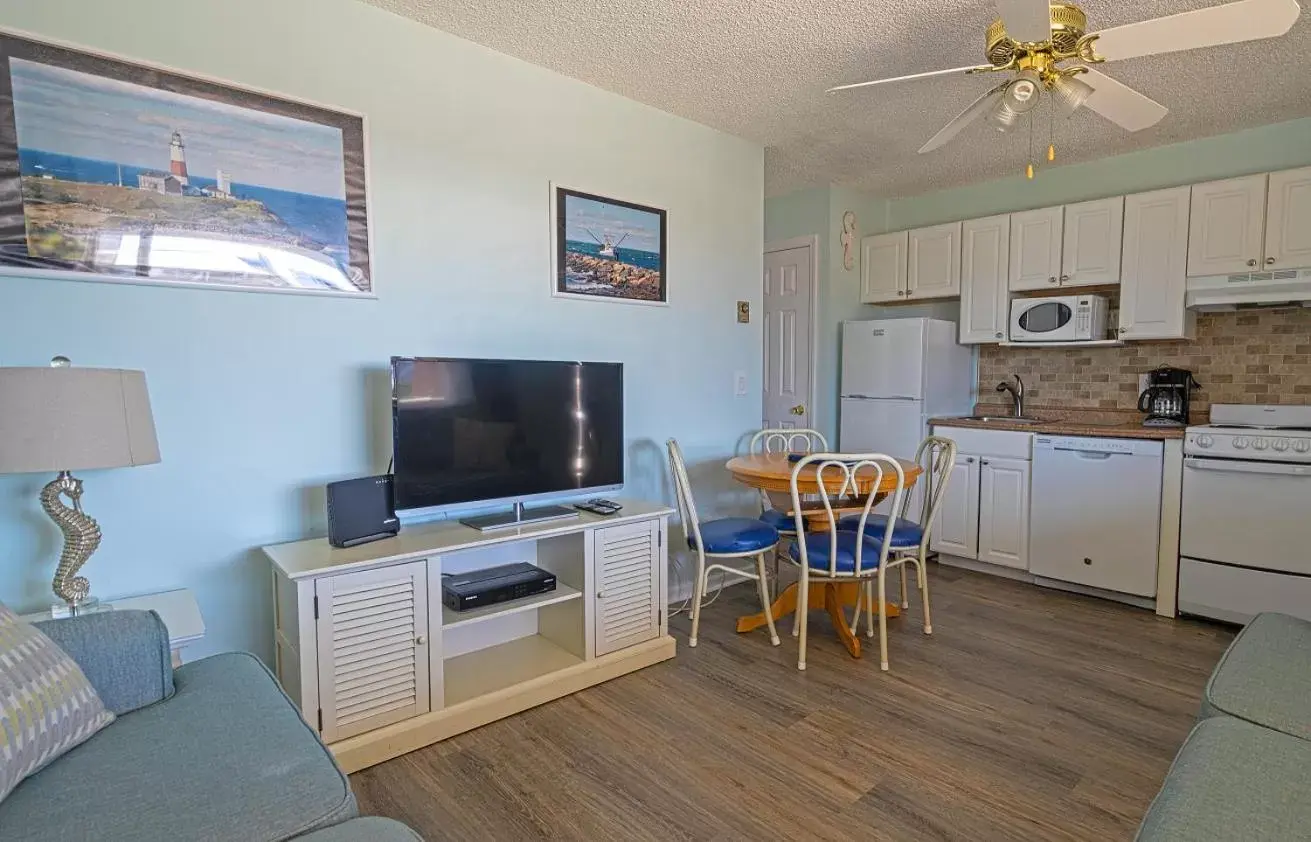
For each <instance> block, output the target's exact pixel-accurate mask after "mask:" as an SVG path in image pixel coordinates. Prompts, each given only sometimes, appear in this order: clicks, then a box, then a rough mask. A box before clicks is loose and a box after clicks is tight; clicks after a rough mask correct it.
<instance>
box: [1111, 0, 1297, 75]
mask: <svg viewBox="0 0 1311 842" xmlns="http://www.w3.org/2000/svg"><path fill="white" fill-rule="evenodd" d="M1301 11H1302V9H1301V7H1300V6H1298V5H1297V0H1238V2H1237V3H1226V4H1225V5H1223V6H1213V7H1212V8H1209V9H1198V10H1197V11H1195V12H1183V13H1181V14H1177V15H1170V16H1168V17H1163V18H1156V19H1155V20H1145V21H1143V22H1142V23H1130V24H1126V25H1125V26H1116V27H1112V28H1111V29H1107V30H1104V31H1102V32H1099V33H1097V35H1098V38H1097V41H1096V42H1094V44H1093V48H1094V49H1095V50H1096V51H1097V54H1098V55H1099V56H1101V57H1102V58H1105V59H1106V60H1107V61H1118V60H1120V59H1125V58H1137V57H1138V56H1152V55H1159V54H1161V53H1177V52H1179V51H1180V50H1195V49H1198V48H1199V47H1217V46H1220V45H1221V44H1237V43H1239V42H1241V41H1256V40H1258V39H1260V38H1274V37H1276V36H1279V35H1283V34H1284V33H1285V32H1287V31H1288V30H1290V29H1292V28H1293V24H1294V23H1295V22H1296V21H1297V16H1298V15H1299V14H1300V13H1301Z"/></svg>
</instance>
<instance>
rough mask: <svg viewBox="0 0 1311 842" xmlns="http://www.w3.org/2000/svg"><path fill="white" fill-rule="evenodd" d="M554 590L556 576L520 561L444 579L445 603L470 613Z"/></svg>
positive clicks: (454, 608)
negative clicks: (470, 610) (499, 603)
mask: <svg viewBox="0 0 1311 842" xmlns="http://www.w3.org/2000/svg"><path fill="white" fill-rule="evenodd" d="M553 590H555V574H554V573H551V572H550V571H547V570H543V569H542V568H540V567H535V566H533V565H531V564H529V563H527V562H519V563H518V564H503V565H501V566H500V567H487V568H484V569H482V570H474V571H471V572H469V573H459V574H456V575H453V576H447V577H445V578H444V579H442V603H443V604H445V605H446V607H447V608H450V609H451V610H453V611H468V610H469V609H470V608H482V607H483V606H485V605H495V604H497V603H498V602H509V601H510V600H512V599H522V598H524V597H526V596H537V595H538V594H544V593H550V592H551V591H553Z"/></svg>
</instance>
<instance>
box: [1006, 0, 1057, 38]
mask: <svg viewBox="0 0 1311 842" xmlns="http://www.w3.org/2000/svg"><path fill="white" fill-rule="evenodd" d="M995 2H996V4H997V12H998V13H999V14H1000V15H1001V21H1002V23H1004V24H1006V34H1007V35H1009V36H1010V37H1011V40H1012V41H1030V42H1032V41H1046V40H1048V39H1050V38H1051V37H1052V7H1051V3H1050V2H1049V0H995Z"/></svg>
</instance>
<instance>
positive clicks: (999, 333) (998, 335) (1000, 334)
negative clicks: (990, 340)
mask: <svg viewBox="0 0 1311 842" xmlns="http://www.w3.org/2000/svg"><path fill="white" fill-rule="evenodd" d="M993 335H994V336H996V337H997V338H998V339H1001V338H1002V336H1003V334H1002V333H1001V331H998V332H997V333H995V334H993Z"/></svg>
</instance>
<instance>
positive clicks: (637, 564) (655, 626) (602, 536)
mask: <svg viewBox="0 0 1311 842" xmlns="http://www.w3.org/2000/svg"><path fill="white" fill-rule="evenodd" d="M593 534H594V536H595V537H594V539H593V540H594V541H595V543H594V544H593V547H592V550H593V555H592V558H593V559H594V564H595V565H596V567H595V571H594V572H595V574H596V575H595V580H594V581H595V582H596V588H597V592H596V610H595V612H594V613H593V616H594V617H595V623H596V625H595V646H596V656H597V657H600V656H601V655H608V654H609V653H611V652H616V651H618V650H620V649H623V648H625V647H627V646H632V645H634V644H637V643H641V642H643V641H646V640H651V639H652V638H654V637H656V636H657V635H659V634H660V593H661V588H663V587H664V585H663V583H662V582H661V579H660V569H661V565H660V564H658V563H657V562H658V561H659V560H660V559H661V558H662V555H661V547H660V544H659V542H660V539H661V538H660V536H661V534H662V532H661V529H660V521H658V520H648V521H641V522H639V523H630V524H625V525H623V526H608V527H605V528H603V529H598V530H596V531H595V533H593Z"/></svg>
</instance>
